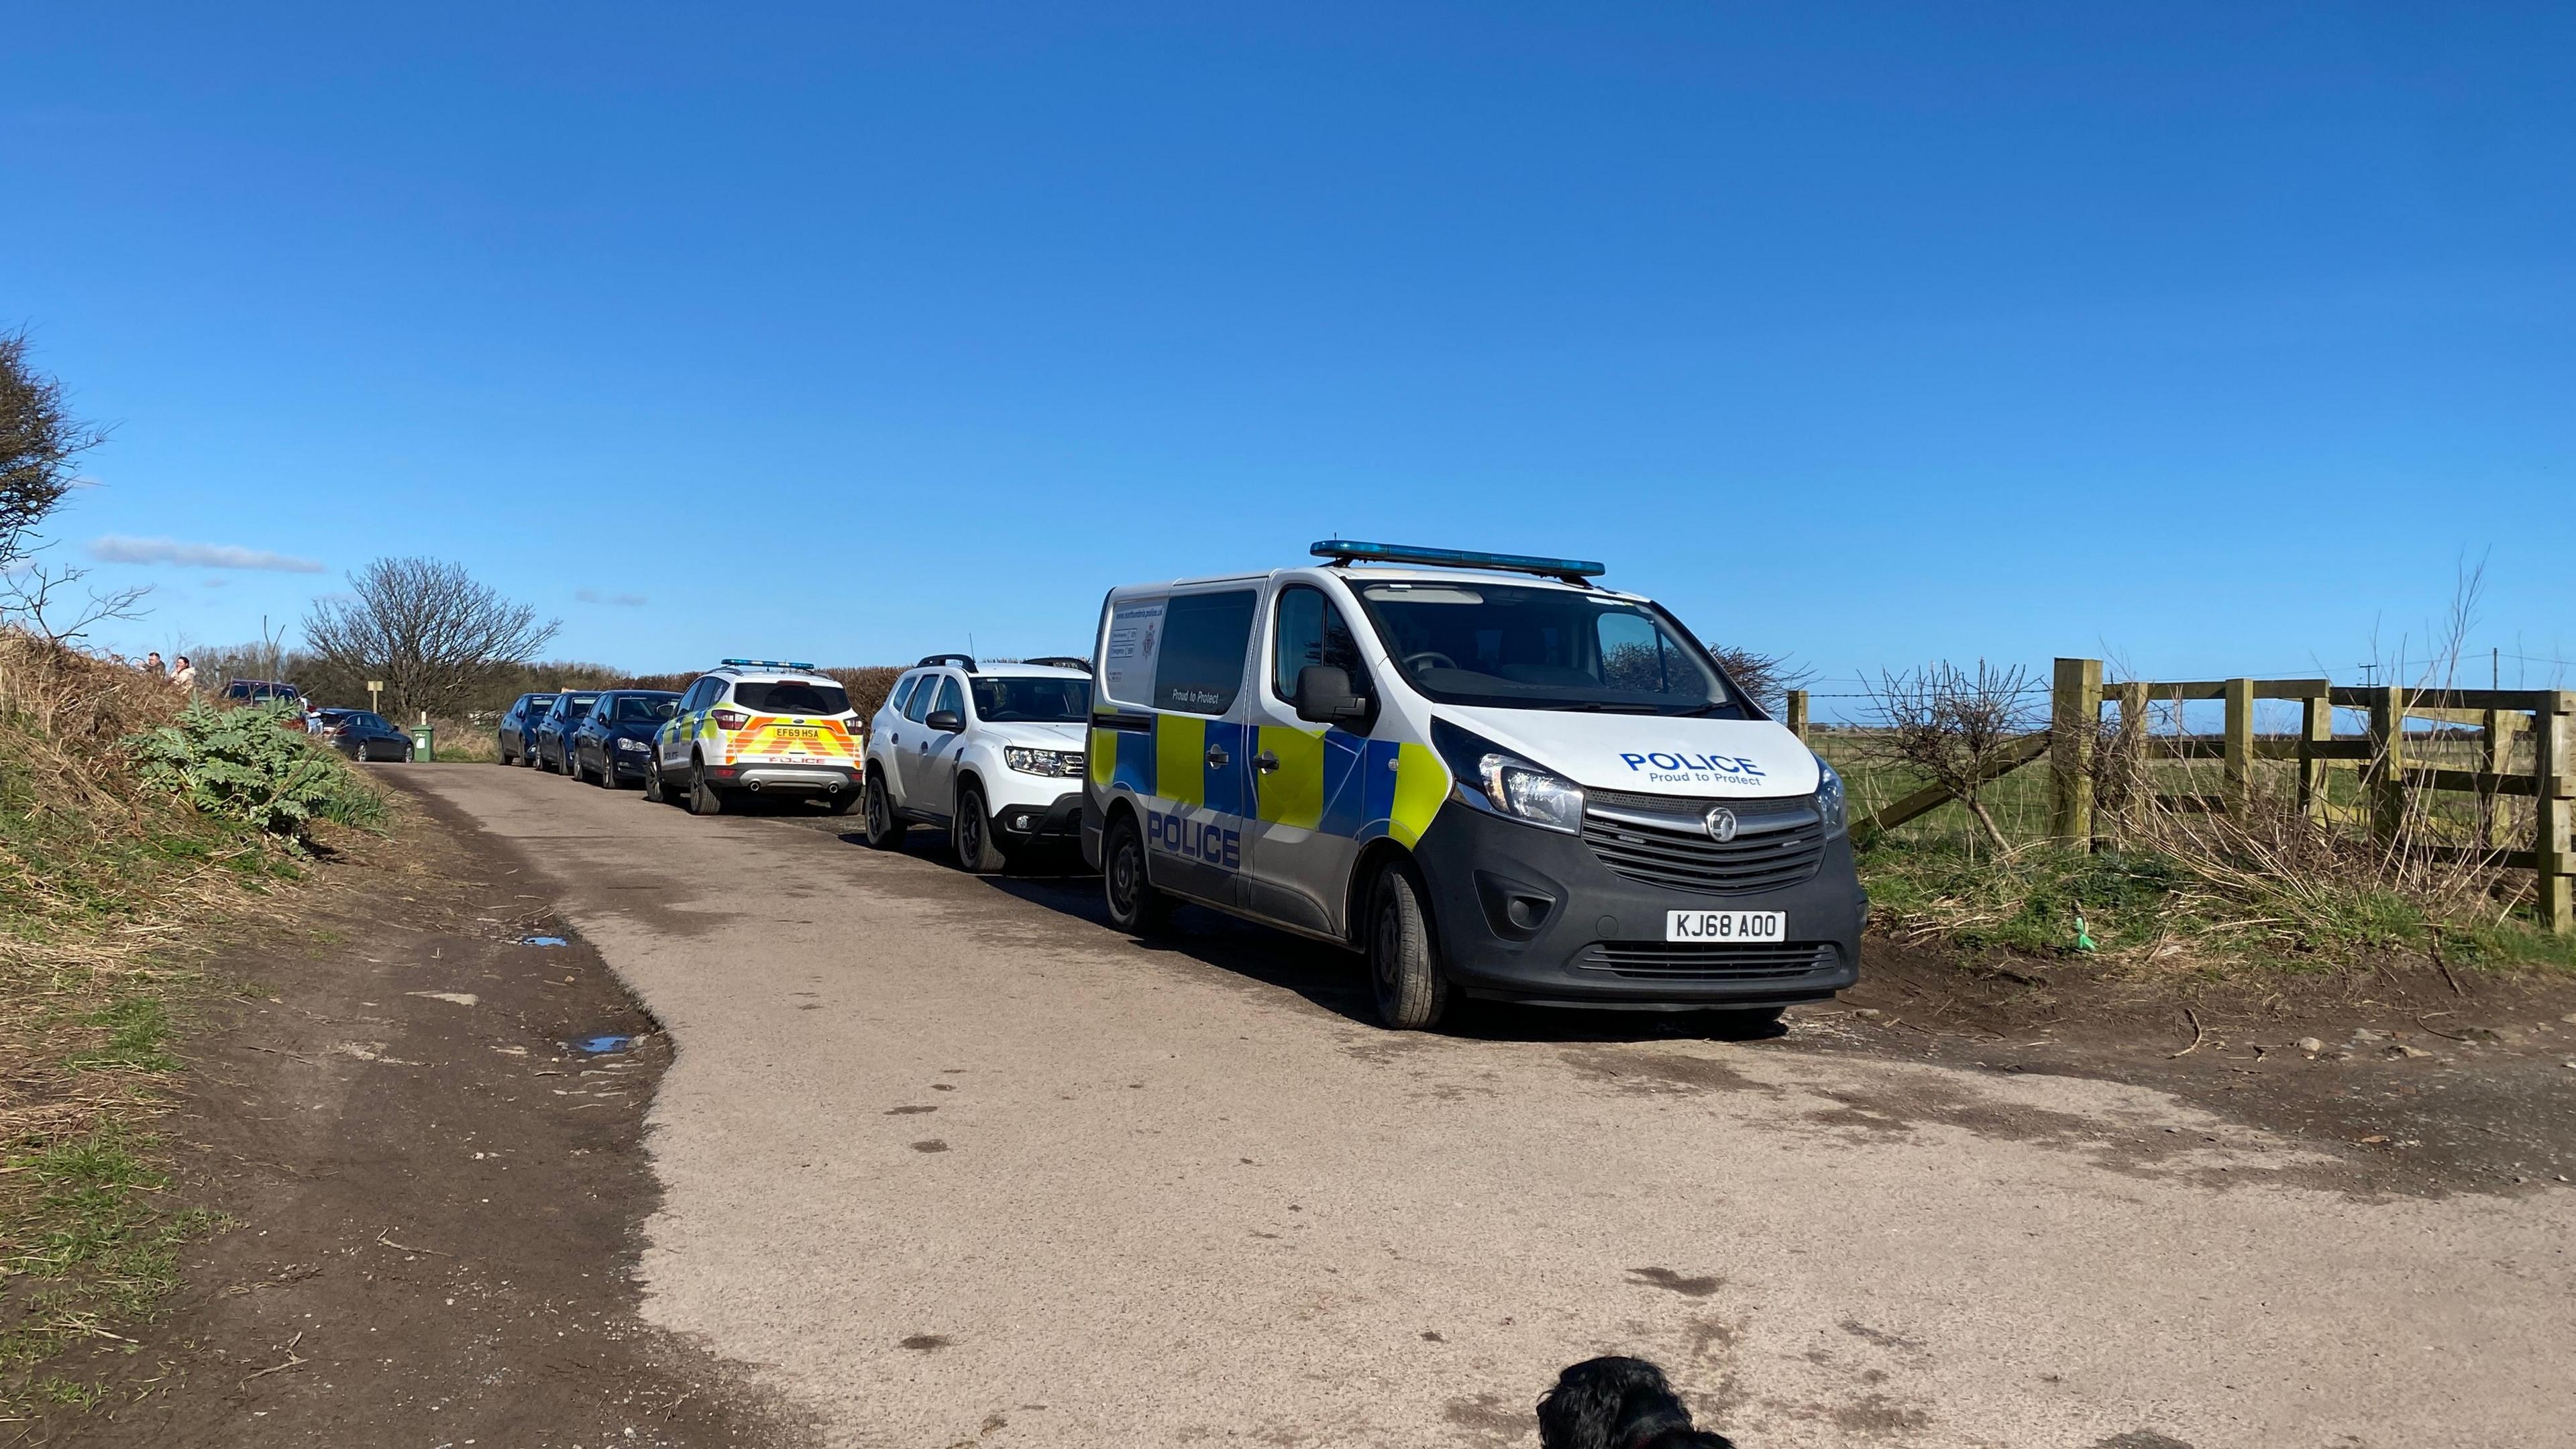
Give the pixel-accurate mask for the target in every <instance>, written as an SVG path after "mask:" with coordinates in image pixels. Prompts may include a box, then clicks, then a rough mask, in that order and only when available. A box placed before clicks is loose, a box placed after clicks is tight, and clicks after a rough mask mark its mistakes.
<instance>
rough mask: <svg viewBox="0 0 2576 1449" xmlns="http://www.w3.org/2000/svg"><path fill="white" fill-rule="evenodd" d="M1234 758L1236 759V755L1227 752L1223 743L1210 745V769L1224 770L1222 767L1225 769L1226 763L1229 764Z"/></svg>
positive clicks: (1208, 759) (1208, 754)
mask: <svg viewBox="0 0 2576 1449" xmlns="http://www.w3.org/2000/svg"><path fill="white" fill-rule="evenodd" d="M1233 759H1234V756H1232V755H1229V754H1227V753H1226V752H1225V746H1223V745H1210V746H1208V752H1207V762H1208V768H1209V769H1211V770H1222V769H1224V768H1225V767H1226V765H1227V764H1228V763H1230V762H1231V761H1232V760H1233Z"/></svg>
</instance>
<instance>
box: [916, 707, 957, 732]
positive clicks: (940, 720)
mask: <svg viewBox="0 0 2576 1449" xmlns="http://www.w3.org/2000/svg"><path fill="white" fill-rule="evenodd" d="M922 723H923V724H926V725H928V726H930V727H931V728H932V729H934V730H937V731H938V732H939V733H941V734H943V735H953V734H961V733H963V732H964V731H965V729H966V719H965V716H963V715H961V714H959V713H958V712H957V711H955V710H953V709H934V710H932V711H931V712H930V718H928V719H926V720H923V721H922Z"/></svg>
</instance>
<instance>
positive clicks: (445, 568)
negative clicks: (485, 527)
mask: <svg viewBox="0 0 2576 1449" xmlns="http://www.w3.org/2000/svg"><path fill="white" fill-rule="evenodd" d="M349 587H350V590H351V594H352V597H349V598H341V599H323V600H319V601H317V602H316V603H315V604H314V605H313V607H312V609H311V610H310V611H309V612H307V613H306V615H305V616H304V642H305V644H306V646H307V647H308V648H310V649H311V650H312V651H313V653H314V654H315V655H317V656H319V657H320V659H321V660H322V661H323V662H324V663H326V664H328V665H330V666H332V667H334V668H337V669H342V670H347V671H350V672H353V673H355V674H356V675H357V676H358V677H360V678H365V679H382V680H383V681H384V682H385V693H386V696H387V698H386V703H387V704H388V705H390V706H391V707H392V708H393V709H394V710H395V711H397V712H401V711H406V710H414V709H421V710H427V711H429V712H431V713H433V714H439V715H452V714H454V713H456V712H457V711H459V710H461V709H463V708H465V707H466V706H467V705H468V704H469V703H470V702H471V701H472V700H473V698H474V696H475V695H476V693H477V692H478V691H479V690H481V689H482V688H483V687H484V685H485V684H486V683H487V682H488V681H489V680H490V678H491V677H492V676H493V675H494V674H496V673H498V672H500V671H502V670H505V669H508V668H510V667H511V666H513V665H519V664H524V663H526V662H527V661H529V660H530V659H533V658H535V657H536V653H537V651H538V650H540V649H542V648H544V647H545V646H546V644H547V642H548V641H549V640H551V639H553V638H554V636H555V631H556V630H557V629H558V628H560V627H562V621H561V620H554V619H550V620H547V621H546V622H544V623H539V622H537V616H536V611H535V610H533V609H531V608H529V607H528V606H527V605H525V604H515V603H512V602H510V601H509V600H508V599H505V598H502V597H501V596H500V595H499V594H498V593H496V592H494V591H493V590H492V589H490V588H489V587H487V586H485V585H483V584H479V583H476V582H475V581H474V580H473V578H472V577H471V576H469V575H468V574H467V573H466V572H465V570H464V568H463V567H462V566H460V565H457V564H452V563H445V562H442V561H440V560H438V559H429V558H380V559H377V560H376V561H375V562H374V563H371V564H369V565H367V566H366V567H365V568H364V569H362V570H360V571H359V572H357V573H354V574H351V575H350V576H349Z"/></svg>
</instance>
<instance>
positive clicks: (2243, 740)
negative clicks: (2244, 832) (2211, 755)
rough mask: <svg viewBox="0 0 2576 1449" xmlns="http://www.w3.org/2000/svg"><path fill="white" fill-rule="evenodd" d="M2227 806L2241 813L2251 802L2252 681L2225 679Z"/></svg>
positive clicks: (2235, 812) (2237, 813) (2252, 792)
mask: <svg viewBox="0 0 2576 1449" xmlns="http://www.w3.org/2000/svg"><path fill="white" fill-rule="evenodd" d="M2224 697H2225V699H2226V701H2227V724H2226V730H2227V734H2226V747H2227V757H2226V765H2225V777H2226V788H2227V808H2228V810H2229V811H2230V812H2232V813H2234V814H2236V815H2240V816H2241V815H2243V814H2245V812H2246V809H2247V807H2249V806H2250V805H2252V804H2253V803H2254V681H2253V680H2250V679H2231V680H2228V681H2227V684H2226V693H2225V695H2224Z"/></svg>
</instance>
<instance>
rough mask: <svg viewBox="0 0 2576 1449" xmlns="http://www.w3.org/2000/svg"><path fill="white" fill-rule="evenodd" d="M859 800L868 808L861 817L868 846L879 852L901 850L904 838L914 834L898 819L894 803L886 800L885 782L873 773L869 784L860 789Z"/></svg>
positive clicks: (870, 775) (910, 828)
mask: <svg viewBox="0 0 2576 1449" xmlns="http://www.w3.org/2000/svg"><path fill="white" fill-rule="evenodd" d="M859 798H860V800H861V801H862V802H864V804H865V806H866V810H865V812H864V813H863V814H862V815H861V816H860V828H861V829H862V830H863V831H864V832H865V833H866V835H867V838H868V844H869V845H870V846H872V847H874V848H875V849H878V850H901V849H902V848H903V838H904V837H905V836H907V835H910V834H911V833H912V827H911V826H909V825H906V824H904V823H903V821H901V820H900V819H898V818H896V816H895V813H894V802H893V801H892V800H889V799H887V798H886V789H885V781H883V780H880V779H878V778H877V777H876V774H875V772H873V771H871V772H870V773H869V775H868V782H867V784H866V785H864V786H862V787H860V790H859Z"/></svg>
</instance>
